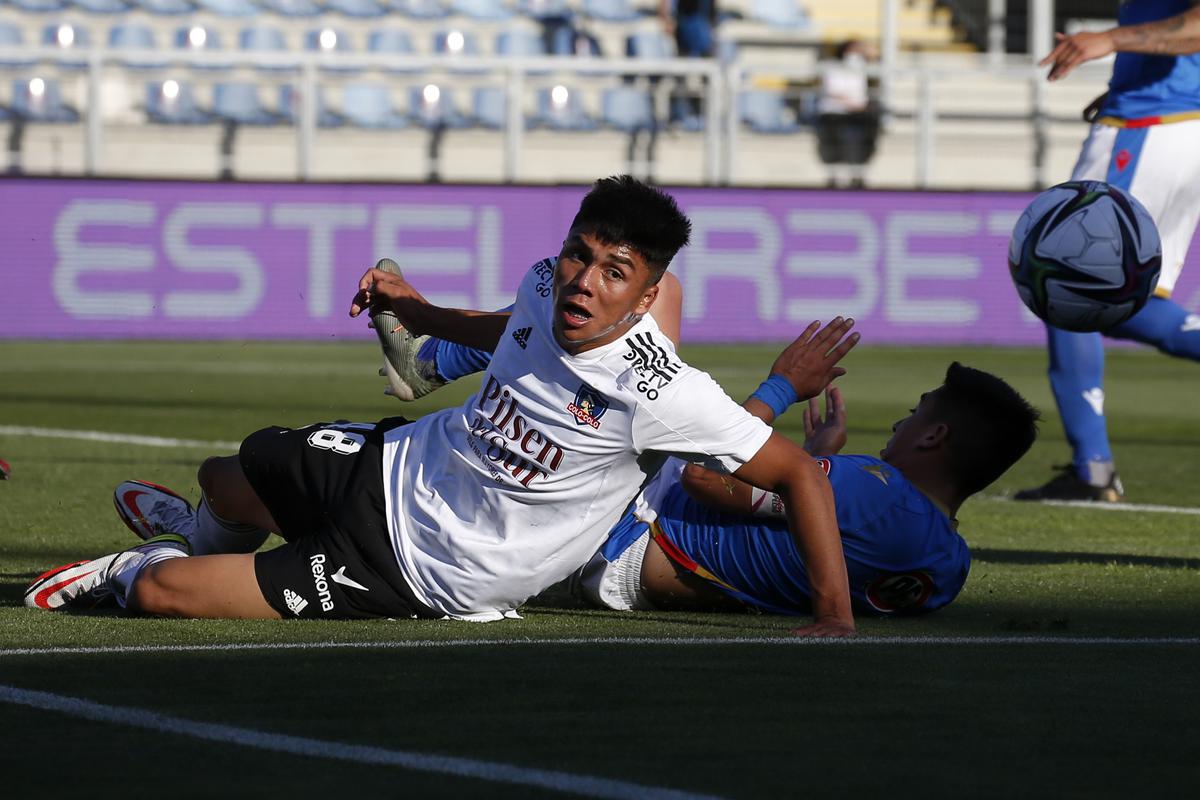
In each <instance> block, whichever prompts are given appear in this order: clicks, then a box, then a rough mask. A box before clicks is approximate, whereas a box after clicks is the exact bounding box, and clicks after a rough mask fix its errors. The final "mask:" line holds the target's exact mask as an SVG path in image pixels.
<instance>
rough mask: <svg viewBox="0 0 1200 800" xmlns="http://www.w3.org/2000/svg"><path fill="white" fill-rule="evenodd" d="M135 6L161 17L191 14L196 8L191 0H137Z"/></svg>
mask: <svg viewBox="0 0 1200 800" xmlns="http://www.w3.org/2000/svg"><path fill="white" fill-rule="evenodd" d="M134 6H135V7H137V8H140V9H142V10H143V11H148V12H149V13H151V14H157V15H158V16H161V17H173V16H178V15H180V14H191V13H192V12H193V11H195V10H196V7H195V6H194V5H192V3H191V0H135V2H134Z"/></svg>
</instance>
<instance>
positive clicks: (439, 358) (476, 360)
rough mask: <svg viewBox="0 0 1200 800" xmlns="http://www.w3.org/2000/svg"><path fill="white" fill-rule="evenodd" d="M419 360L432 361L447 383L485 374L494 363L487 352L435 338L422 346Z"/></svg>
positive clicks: (418, 352)
mask: <svg viewBox="0 0 1200 800" xmlns="http://www.w3.org/2000/svg"><path fill="white" fill-rule="evenodd" d="M417 358H420V359H423V360H432V361H433V366H434V369H436V370H437V374H438V376H439V377H440V378H441V379H442V380H444V381H446V382H447V383H449V382H450V381H454V380H458V379H459V378H465V377H466V376H468V375H474V374H475V373H476V372H483V371H484V370H485V369H487V367H488V364H490V363H492V354H491V353H489V352H488V351H486V350H476V349H475V348H473V347H467V346H466V345H461V344H455V343H454V342H447V341H446V340H444V339H436V338H433V337H430V338H429V339H427V340H426V341H425V343H424V344H422V345H421V349H420V350H418V351H417Z"/></svg>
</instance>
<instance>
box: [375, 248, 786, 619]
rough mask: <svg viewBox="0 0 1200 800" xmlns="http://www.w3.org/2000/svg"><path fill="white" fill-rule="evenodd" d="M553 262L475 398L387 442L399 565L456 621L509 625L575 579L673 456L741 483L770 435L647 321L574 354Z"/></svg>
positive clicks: (528, 293)
mask: <svg viewBox="0 0 1200 800" xmlns="http://www.w3.org/2000/svg"><path fill="white" fill-rule="evenodd" d="M554 265H555V262H554V260H553V259H547V260H545V261H542V262H539V263H538V264H536V265H534V267H533V268H532V269H531V270H530V272H529V274H528V275H526V277H525V279H524V280H523V281H522V283H521V287H520V289H519V290H518V293H517V302H516V305H515V306H514V308H513V311H512V316H511V318H510V319H509V321H508V327H507V328H506V329H505V331H504V334H503V336H502V337H501V340H500V343H499V345H498V346H497V348H496V352H495V355H494V357H493V359H492V362H491V365H490V366H489V367H488V370H487V372H486V373H485V374H484V377H483V385H482V388H481V389H480V391H479V392H478V393H477V394H476V395H474V396H473V397H471V398H470V399H469V400H467V402H466V403H465V404H463V405H462V406H461V407H460V408H454V409H446V410H443V411H440V412H437V413H434V414H429V415H427V416H425V417H422V418H421V419H420V420H418V421H416V422H414V423H412V424H411V425H406V426H404V427H401V428H397V429H395V430H392V431H390V432H389V433H388V434H387V435H386V438H385V443H384V452H383V462H384V476H385V478H384V483H385V487H384V490H385V495H386V499H387V506H388V528H389V532H390V534H391V538H392V545H393V547H394V548H395V551H396V557H397V559H398V561H399V563H400V570H401V572H402V573H403V574H404V577H405V578H406V579H407V580H408V583H409V585H410V586H411V587H412V589H413V591H414V592H415V593H416V596H417V597H418V598H419V599H420V600H421V601H422V602H424V603H425V604H426V605H428V606H429V607H430V608H433V609H435V610H437V611H440V612H443V613H445V614H446V615H448V616H451V617H457V618H461V619H473V620H492V619H499V618H501V617H503V616H505V615H506V614H508V613H510V612H512V611H513V609H515V608H516V607H517V606H519V605H520V604H521V603H523V602H524V601H525V600H527V599H528V598H529V597H531V596H533V595H535V594H537V593H538V592H540V591H542V590H543V589H545V588H547V587H548V586H550V585H552V584H554V583H556V582H557V581H559V580H562V579H563V578H565V577H567V576H568V575H569V574H570V573H571V572H572V571H574V570H575V569H578V568H579V566H580V565H582V564H583V563H584V562H586V561H587V560H588V558H590V557H591V555H592V554H593V553H595V552H596V550H597V548H599V547H600V545H601V543H602V542H603V541H604V539H605V537H606V536H607V535H608V532H609V529H610V528H611V527H612V526H613V524H614V523H615V522H616V521H617V520H618V519H619V518H620V516H621V514H622V512H623V511H624V510H625V507H626V506H627V505H628V504H629V501H630V500H631V499H632V498H633V497H634V495H636V494H637V492H638V489H639V488H640V487H641V486H642V485H643V484H644V483H645V481H646V480H647V478H648V477H649V476H651V475H652V474H653V473H654V472H655V471H656V470H657V468H658V466H659V465H660V464H661V463H662V459H663V454H668V453H679V454H681V455H684V457H685V458H688V459H690V460H693V461H702V462H704V463H706V464H707V465H709V466H711V467H713V468H715V469H722V470H725V471H730V472H732V471H734V470H736V469H737V468H738V467H739V466H741V465H742V464H744V463H745V462H747V461H749V460H750V459H751V458H752V457H753V456H754V454H755V453H757V452H758V450H759V448H761V447H762V445H763V444H764V443H765V442H766V441H767V439H768V437H769V436H770V435H771V429H770V428H769V427H768V426H767V425H765V424H764V423H763V422H762V421H760V420H758V419H756V418H755V417H752V416H751V415H750V414H749V413H748V412H747V411H745V410H744V409H743V408H742V407H741V406H739V405H738V404H737V403H735V402H734V401H733V400H731V399H730V398H729V396H728V395H727V394H725V392H724V391H723V390H722V389H721V387H720V386H718V385H717V383H716V382H715V381H713V379H712V378H711V377H709V376H708V374H706V373H704V372H701V371H699V370H696V369H693V368H692V367H689V366H688V365H686V364H684V363H683V362H682V361H680V360H679V357H678V356H677V355H676V354H675V348H674V345H672V343H671V341H670V340H669V339H668V338H667V337H666V336H665V335H664V334H663V333H662V331H660V330H659V328H658V325H657V324H656V323H655V322H654V319H653V318H652V317H650V316H649V315H646V316H644V317H642V319H641V320H640V321H638V323H637V324H636V325H634V326H633V327H632V328H631V329H630V330H629V331H628V332H627V333H626V334H625V335H624V336H623V337H621V338H620V339H618V340H617V341H615V342H612V343H610V344H607V345H604V346H602V347H597V348H595V349H593V350H589V351H587V352H585V353H581V354H580V355H576V356H572V355H569V354H568V353H566V352H565V351H564V350H563V349H562V347H560V346H559V344H558V342H557V341H556V340H555V338H554V331H553V313H554V311H553V306H554V300H553V294H554V292H553V272H554Z"/></svg>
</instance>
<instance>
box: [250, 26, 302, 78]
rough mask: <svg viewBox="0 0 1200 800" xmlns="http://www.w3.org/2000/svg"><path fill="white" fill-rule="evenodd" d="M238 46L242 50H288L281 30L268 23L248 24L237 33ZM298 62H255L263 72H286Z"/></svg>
mask: <svg viewBox="0 0 1200 800" xmlns="http://www.w3.org/2000/svg"><path fill="white" fill-rule="evenodd" d="M238 47H239V48H240V49H241V50H242V51H243V52H248V53H249V52H258V53H287V52H290V51H289V49H288V45H287V39H285V38H284V35H283V31H282V30H280V29H279V28H274V27H271V26H269V25H250V26H248V27H245V28H242V30H241V31H240V32H239V33H238ZM297 66H298V62H288V63H284V64H256V65H255V68H256V69H261V70H263V71H264V72H287V71H289V70H294V69H296V68H297Z"/></svg>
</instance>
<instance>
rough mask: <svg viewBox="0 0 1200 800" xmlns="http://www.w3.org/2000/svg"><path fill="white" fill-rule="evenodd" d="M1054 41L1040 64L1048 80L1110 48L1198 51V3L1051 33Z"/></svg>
mask: <svg viewBox="0 0 1200 800" xmlns="http://www.w3.org/2000/svg"><path fill="white" fill-rule="evenodd" d="M1054 39H1055V42H1056V45H1055V47H1054V49H1053V50H1051V51H1050V54H1049V55H1048V56H1046V57H1045V58H1043V59H1042V60H1041V61H1040V62H1038V63H1039V65H1040V66H1043V67H1044V66H1047V65H1050V74H1049V75H1048V76H1046V77H1047V78H1048V79H1049V80H1052V81H1056V80H1059V79H1060V78H1065V77H1066V76H1067V74H1068V73H1069V72H1071V70H1073V69H1075V67H1077V66H1079V65H1080V64H1083V63H1086V62H1088V61H1093V60H1095V59H1097V58H1103V57H1104V56H1107V55H1108V54H1110V53H1114V52H1128V53H1150V54H1154V55H1170V56H1181V55H1187V54H1189V53H1196V52H1200V5H1194V6H1193V7H1192V8H1190V9H1188V10H1187V11H1184V12H1183V13H1182V14H1176V15H1175V16H1173V17H1167V18H1166V19H1160V20H1157V21H1155V22H1144V23H1142V24H1140V25H1121V26H1118V27H1116V28H1109V29H1108V30H1106V31H1095V32H1090V31H1081V32H1079V33H1073V34H1071V35H1070V36H1067V35H1066V34H1063V33H1056V34H1054Z"/></svg>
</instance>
